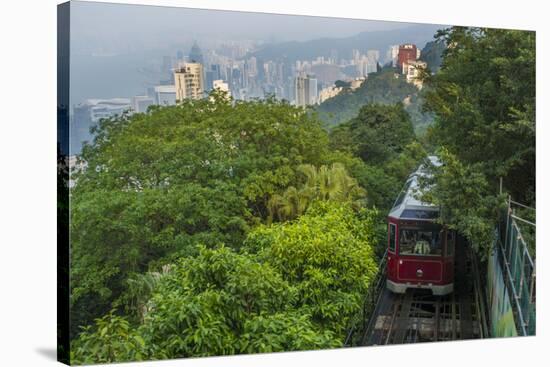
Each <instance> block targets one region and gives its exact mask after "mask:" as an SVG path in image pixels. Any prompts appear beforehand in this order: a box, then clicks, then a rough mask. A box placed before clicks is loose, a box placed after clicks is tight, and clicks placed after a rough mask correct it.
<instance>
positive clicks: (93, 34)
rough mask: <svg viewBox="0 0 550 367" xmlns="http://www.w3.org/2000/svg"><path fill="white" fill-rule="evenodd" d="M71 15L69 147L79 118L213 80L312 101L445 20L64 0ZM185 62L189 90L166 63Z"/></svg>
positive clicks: (205, 88)
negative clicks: (191, 75) (190, 67)
mask: <svg viewBox="0 0 550 367" xmlns="http://www.w3.org/2000/svg"><path fill="white" fill-rule="evenodd" d="M97 9H102V12H101V14H99V13H97V12H96V11H95V10H97ZM120 14H124V15H125V18H131V19H133V21H132V22H127V21H124V19H123V18H121V17H120V16H119V15H120ZM100 15H101V17H102V18H101V21H99V19H100V18H98V17H99V16H100ZM72 16H73V19H76V20H75V27H73V29H72V33H71V43H72V44H73V45H75V46H76V47H72V48H71V67H72V70H73V72H72V73H71V76H70V78H71V85H72V86H73V87H71V89H70V115H71V122H72V126H73V129H72V131H73V132H74V134H76V135H75V136H73V137H74V139H73V142H74V144H75V145H74V146H73V147H72V148H71V151H72V152H73V153H78V152H79V150H80V146H81V143H82V142H83V141H89V140H90V139H91V135H90V134H89V132H88V130H89V127H90V126H92V125H94V124H96V123H97V122H98V121H99V118H101V117H106V116H109V114H114V113H120V112H121V111H123V110H128V109H132V110H133V111H135V112H144V110H146V108H147V107H148V106H149V105H151V104H173V103H175V101H176V99H178V98H177V97H178V96H180V97H184V98H185V97H186V96H192V98H198V97H199V96H204V95H205V94H206V93H208V92H209V91H210V90H212V88H213V86H214V81H218V82H217V85H221V86H223V89H227V91H228V92H229V94H230V95H231V96H232V98H234V99H236V100H248V99H251V98H265V97H266V96H275V97H276V98H278V99H285V100H288V101H289V102H291V103H293V104H297V105H300V106H306V105H314V104H317V103H321V102H323V101H324V100H326V99H328V98H331V97H334V96H335V95H337V94H338V93H339V92H340V91H341V89H338V88H336V87H335V85H334V83H335V82H336V81H337V80H343V81H346V82H349V83H351V82H353V83H354V88H356V87H358V86H359V85H360V84H361V82H362V81H363V80H365V79H366V78H367V77H368V74H369V73H373V72H376V71H377V70H378V69H379V68H380V67H381V66H382V65H384V64H388V63H391V64H392V65H393V66H396V56H397V54H396V53H395V49H396V47H397V48H398V47H399V45H400V44H404V43H405V44H406V43H411V44H415V45H416V46H415V47H418V50H419V52H420V49H422V48H423V47H424V45H425V44H426V43H427V42H429V41H432V39H433V35H434V33H435V31H436V30H437V29H439V28H444V27H445V26H441V25H429V24H413V23H399V22H385V21H369V20H354V19H339V18H325V17H311V16H295V15H276V14H262V13H245V12H233V11H217V10H201V9H188V8H172V7H150V6H137V5H136V6H131V7H128V6H126V5H124V4H101V6H99V5H98V4H94V3H89V2H82V1H76V2H74V4H73V11H72ZM201 19H202V20H203V21H202V22H201ZM176 20H177V21H176ZM297 20H299V22H297ZM113 24H115V25H116V26H117V27H118V31H117V32H114V31H112V29H111V28H112V26H113ZM298 24H299V25H300V28H299V29H298V28H297V27H296V26H297V25H298ZM136 25H137V26H138V27H139V28H140V30H139V31H137V30H136V29H134V28H135V27H136ZM220 27H221V28H220ZM206 29H208V32H206V31H205V30H206ZM220 29H222V30H220ZM251 29H252V30H253V31H252V32H250V30H251ZM272 34H280V35H281V37H278V38H277V37H272V36H271V35H272ZM220 35H221V36H220ZM329 36H330V37H329ZM137 39H139V42H138V41H137ZM94 45H101V46H94ZM152 45H154V47H153V46H152ZM115 50H116V51H115ZM417 56H419V55H417ZM185 63H197V64H198V65H201V67H200V69H196V72H197V73H199V72H200V73H201V75H200V77H198V79H196V80H195V81H194V82H193V83H194V84H195V85H196V87H197V88H195V89H196V90H195V91H191V90H190V89H189V90H187V92H186V91H185V90H184V89H182V88H181V85H180V87H178V85H177V84H178V83H180V84H181V82H182V79H181V76H182V75H183V74H177V75H179V79H178V78H176V74H175V73H174V72H175V70H176V69H180V70H181V67H182V66H183V65H184V64H185ZM399 66H400V65H399ZM301 75H303V76H306V75H307V76H309V77H308V78H309V79H311V80H312V82H311V83H309V82H307V93H305V94H304V85H303V83H302V84H300V85H301V87H298V86H297V78H298V77H299V76H301ZM309 79H308V80H309ZM177 80H178V81H177ZM199 80H200V82H199ZM187 82H189V80H188V81H187ZM197 83H198V84H197ZM298 84H299V83H298ZM298 95H300V97H297V96H298ZM179 99H181V98H179Z"/></svg>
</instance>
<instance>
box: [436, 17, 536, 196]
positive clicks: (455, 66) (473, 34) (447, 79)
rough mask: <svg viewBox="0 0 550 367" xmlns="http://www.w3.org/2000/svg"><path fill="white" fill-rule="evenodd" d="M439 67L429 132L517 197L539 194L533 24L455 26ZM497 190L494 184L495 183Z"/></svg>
mask: <svg viewBox="0 0 550 367" xmlns="http://www.w3.org/2000/svg"><path fill="white" fill-rule="evenodd" d="M438 37H439V39H440V40H441V41H442V42H445V44H446V45H447V49H446V51H445V52H444V59H443V65H442V67H441V70H440V71H439V72H438V73H437V74H435V75H433V76H431V77H429V78H427V80H426V83H427V84H428V85H429V87H430V88H429V90H428V92H427V93H426V104H425V107H426V109H427V110H429V111H432V112H434V113H435V114H436V116H437V117H436V121H435V125H434V127H433V129H432V131H431V135H432V139H434V140H435V141H436V142H437V144H438V145H442V146H445V147H446V149H448V150H449V152H450V153H452V154H454V155H456V156H457V157H458V159H460V160H461V161H463V162H464V163H465V164H478V165H479V166H480V170H481V172H482V173H483V174H484V175H486V178H487V179H488V180H489V181H490V182H491V183H495V184H496V182H497V181H498V178H499V177H503V178H504V184H505V188H506V189H507V190H508V191H509V192H510V193H511V194H512V196H513V197H514V198H515V199H516V200H522V201H524V202H531V201H534V195H535V59H536V57H535V32H528V31H512V30H504V29H487V28H464V27H452V28H450V29H446V30H443V31H441V32H440V33H439V34H438ZM493 191H494V190H493Z"/></svg>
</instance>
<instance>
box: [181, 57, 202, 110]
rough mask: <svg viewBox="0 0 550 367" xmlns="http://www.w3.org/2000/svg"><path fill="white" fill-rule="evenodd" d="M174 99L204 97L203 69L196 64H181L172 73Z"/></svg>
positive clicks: (200, 65)
mask: <svg viewBox="0 0 550 367" xmlns="http://www.w3.org/2000/svg"><path fill="white" fill-rule="evenodd" d="M174 82H175V85H176V99H177V100H178V101H181V100H184V99H186V98H191V99H200V98H202V97H203V95H204V69H203V66H202V64H199V63H197V62H192V63H183V64H182V65H180V66H179V67H178V68H177V69H176V70H175V71H174Z"/></svg>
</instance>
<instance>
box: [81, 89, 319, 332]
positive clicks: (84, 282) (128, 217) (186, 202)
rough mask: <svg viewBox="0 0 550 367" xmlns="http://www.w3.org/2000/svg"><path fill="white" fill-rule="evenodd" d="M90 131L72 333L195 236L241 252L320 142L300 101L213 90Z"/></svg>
mask: <svg viewBox="0 0 550 367" xmlns="http://www.w3.org/2000/svg"><path fill="white" fill-rule="evenodd" d="M94 133H95V139H94V141H93V142H91V143H90V144H88V145H86V146H84V148H83V150H82V155H81V158H82V160H83V161H84V162H85V164H86V169H84V170H82V171H80V172H75V173H74V174H73V178H74V180H75V182H76V185H75V187H73V188H72V189H71V241H72V247H71V264H72V266H71V305H72V314H71V316H72V320H71V325H72V335H73V336H74V335H75V334H76V333H77V332H78V330H79V329H78V327H79V326H81V325H87V324H90V323H91V322H92V320H93V319H95V318H96V317H98V316H100V315H103V314H105V313H106V312H107V311H109V310H110V309H111V308H112V307H113V306H114V305H116V304H121V303H122V302H123V301H122V300H119V298H120V297H121V296H122V295H123V293H124V292H125V291H126V290H128V287H129V284H128V282H127V279H128V278H129V276H130V275H131V274H135V273H144V272H146V271H154V270H158V269H159V268H160V266H162V265H163V264H165V263H170V262H172V261H173V260H174V259H176V258H178V257H181V256H188V255H194V254H196V246H195V245H196V244H197V243H201V244H204V245H205V246H208V247H214V246H217V244H219V243H224V244H225V245H227V246H230V247H234V248H238V247H239V246H240V244H241V243H242V241H243V240H244V238H245V236H246V233H247V231H248V228H249V227H250V226H251V225H255V224H256V223H258V222H261V221H264V220H266V218H267V215H268V210H267V201H268V199H269V198H270V197H271V196H272V195H273V194H274V193H276V192H280V191H281V190H284V189H285V188H286V187H288V186H289V185H290V184H291V183H292V182H295V175H296V168H297V167H298V166H299V165H301V164H306V163H307V164H315V165H319V164H321V163H322V162H321V159H322V158H321V157H324V156H326V151H327V147H328V136H327V133H326V132H325V131H324V130H323V129H322V127H321V124H320V122H319V121H317V120H315V119H314V118H313V117H312V116H310V115H309V114H307V113H306V112H305V111H303V110H301V109H299V108H295V107H293V106H290V105H289V104H287V103H285V102H279V101H275V100H273V99H268V100H264V101H252V102H242V101H236V102H234V103H233V102H232V101H230V100H228V99H227V98H224V97H223V96H222V95H219V94H216V93H214V94H213V95H212V96H211V98H207V99H204V100H200V101H193V100H185V101H183V102H181V103H180V104H178V105H176V106H167V107H160V106H156V107H152V108H151V109H150V110H149V111H148V112H147V113H138V114H133V115H131V116H129V115H122V116H116V117H113V118H109V119H106V120H103V121H102V122H101V123H100V124H99V125H98V127H97V128H95V131H94Z"/></svg>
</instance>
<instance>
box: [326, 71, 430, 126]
mask: <svg viewBox="0 0 550 367" xmlns="http://www.w3.org/2000/svg"><path fill="white" fill-rule="evenodd" d="M370 103H381V104H390V105H393V104H395V103H403V104H404V106H405V110H406V111H407V113H409V114H410V115H411V119H412V123H413V126H414V127H415V129H416V130H420V131H423V130H425V128H426V126H427V125H428V124H430V123H431V121H432V117H431V115H430V114H428V113H425V112H423V111H422V109H421V105H422V98H421V96H420V93H419V90H418V89H417V88H416V87H415V86H414V85H412V84H409V83H407V82H406V80H405V78H404V76H403V75H400V74H398V73H397V72H396V69H394V68H392V67H384V68H382V69H381V70H380V71H379V72H376V73H371V74H369V77H368V78H367V80H366V81H365V82H364V83H363V84H362V85H361V86H360V87H359V88H357V89H355V90H351V89H347V90H344V91H343V92H341V93H340V94H338V95H337V96H335V97H333V98H329V99H327V100H326V101H324V102H323V103H321V104H320V105H319V106H318V107H317V108H316V111H317V113H318V114H319V118H320V119H321V120H322V121H324V122H325V124H326V126H328V127H332V126H335V125H338V124H341V123H343V122H346V121H348V120H350V119H352V118H354V117H355V116H356V115H357V113H359V110H360V109H361V107H362V106H364V105H366V104H370Z"/></svg>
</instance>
